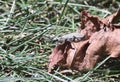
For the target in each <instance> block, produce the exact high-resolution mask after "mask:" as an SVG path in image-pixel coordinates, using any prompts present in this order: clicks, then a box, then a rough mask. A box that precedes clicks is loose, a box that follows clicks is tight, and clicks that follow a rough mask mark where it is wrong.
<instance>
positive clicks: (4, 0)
mask: <svg viewBox="0 0 120 82" xmlns="http://www.w3.org/2000/svg"><path fill="white" fill-rule="evenodd" d="M119 4H120V2H119V0H1V1H0V82H68V81H71V82H80V78H82V76H84V74H86V73H84V72H79V73H78V74H75V75H64V74H61V73H60V72H58V71H57V70H55V73H54V74H50V73H48V72H47V68H48V57H49V55H50V53H51V50H52V48H53V47H54V46H55V43H53V42H52V39H53V38H54V37H56V36H59V35H64V34H67V33H71V32H75V31H76V29H77V28H79V26H80V22H81V21H80V16H81V14H80V11H82V10H84V9H86V10H88V11H90V13H91V14H95V15H98V16H100V17H105V16H107V15H109V14H111V13H113V12H115V11H116V10H117V9H118V7H119V6H120V5H119ZM111 61H112V60H111ZM115 63H116V64H112V66H110V67H109V68H101V69H97V70H95V71H94V72H93V73H91V74H90V75H87V78H86V79H83V80H84V81H90V82H92V81H93V82H94V81H99V82H104V81H105V82H109V81H111V82H115V81H118V80H120V78H119V77H120V74H119V73H120V61H119V60H118V61H117V62H115ZM111 68H117V69H114V70H112V69H111Z"/></svg>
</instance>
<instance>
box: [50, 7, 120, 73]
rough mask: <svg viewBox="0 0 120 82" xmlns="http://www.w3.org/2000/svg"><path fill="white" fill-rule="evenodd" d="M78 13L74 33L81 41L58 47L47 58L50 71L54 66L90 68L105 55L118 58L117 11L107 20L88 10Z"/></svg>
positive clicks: (118, 33)
mask: <svg viewBox="0 0 120 82" xmlns="http://www.w3.org/2000/svg"><path fill="white" fill-rule="evenodd" d="M81 14H82V16H81V27H80V28H79V29H77V32H78V33H81V34H83V35H84V38H82V40H81V41H79V42H69V41H67V40H66V41H65V42H63V43H61V44H59V45H57V46H56V47H55V48H54V49H53V51H52V53H51V55H50V57H49V67H48V71H49V72H51V69H52V68H53V67H54V66H55V65H59V66H64V67H68V68H71V69H79V70H82V69H92V68H93V67H94V66H95V64H96V63H97V62H98V60H99V59H100V58H102V57H103V56H104V55H110V56H111V57H120V38H119V35H120V24H119V23H118V22H116V20H117V19H118V18H119V17H120V9H118V11H117V12H115V13H113V14H111V15H109V16H107V17H106V18H100V17H98V16H94V15H91V14H89V13H88V12H87V11H82V12H81ZM116 36H117V37H116Z"/></svg>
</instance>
